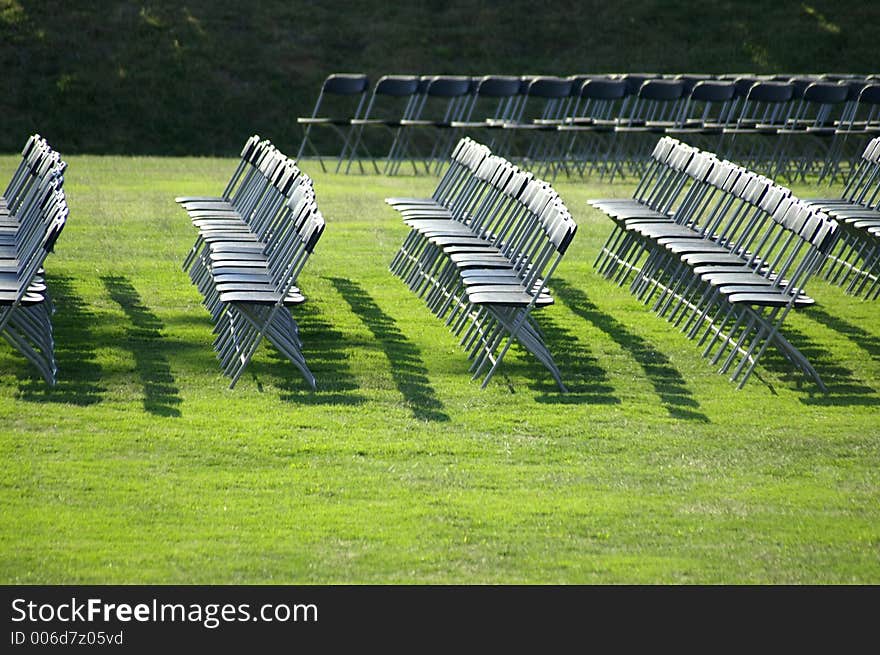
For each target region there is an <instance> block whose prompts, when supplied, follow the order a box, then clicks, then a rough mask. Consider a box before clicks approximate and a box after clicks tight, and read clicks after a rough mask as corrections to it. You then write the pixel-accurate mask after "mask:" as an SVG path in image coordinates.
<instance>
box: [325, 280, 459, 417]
mask: <svg viewBox="0 0 880 655" xmlns="http://www.w3.org/2000/svg"><path fill="white" fill-rule="evenodd" d="M329 280H330V282H331V283H332V284H333V286H334V287H335V288H336V290H337V291H338V292H339V294H340V295H341V296H342V297H343V298H344V299H345V301H346V302H347V303H348V304H349V306H350V307H351V310H352V311H353V312H354V313H355V314H357V315H358V317H359V318H360V319H361V321H363V323H364V325H366V326H367V329H369V330H370V332H371V333H372V334H373V337H374V338H375V339H376V341H377V342H378V343H379V345H380V346H381V348H382V350H383V351H384V352H385V356H386V357H387V358H388V361H389V362H390V364H391V376H392V378H393V379H394V384H395V385H396V386H397V389H398V391H399V392H400V393H401V395H403V397H404V399H405V400H406V403H407V405H408V406H409V408H410V411H411V412H412V414H413V416H414V417H415V418H417V419H420V420H423V421H448V420H449V416H448V415H447V414H446V413H445V412H444V411H443V404H442V403H441V402H440V400H439V399H438V398H437V397H436V395H435V392H434V389H433V388H432V387H431V384H430V382H429V381H428V371H427V369H426V368H425V366H424V364H423V362H422V358H421V352H420V351H419V349H418V348H417V347H416V346H415V345H414V344H413V343H412V342H410V341H409V340H408V339H407V338H406V336H405V335H404V334H403V333H402V332H401V331H400V329H399V328H398V327H397V322H396V321H395V320H394V319H393V318H391V317H390V316H389V315H388V314H386V313H385V312H383V311H382V310H381V308H380V307H379V306H378V305H377V304H376V302H375V301H374V300H373V299H372V298H371V297H370V295H369V294H368V293H367V292H366V291H364V289H363V287H361V286H360V285H359V284H358V283H356V282H352V281H351V280H348V279H345V278H338V277H333V278H329Z"/></svg>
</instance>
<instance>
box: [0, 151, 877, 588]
mask: <svg viewBox="0 0 880 655" xmlns="http://www.w3.org/2000/svg"><path fill="white" fill-rule="evenodd" d="M17 159H18V158H17V156H12V155H10V156H4V157H2V158H0V180H4V183H5V180H8V179H9V176H10V174H11V172H12V170H13V168H14V166H15V165H16V163H17ZM68 161H69V164H70V166H69V169H68V172H67V176H66V182H65V189H66V191H67V193H68V195H69V202H70V207H71V217H70V221H69V223H68V225H67V227H66V228H65V231H64V233H63V234H62V235H61V238H60V239H59V242H58V244H57V252H56V253H55V254H53V255H52V256H51V257H50V259H49V260H48V262H47V269H48V279H49V283H50V285H51V288H52V290H53V293H54V297H55V299H56V304H57V309H58V311H57V314H56V316H55V327H56V340H57V355H58V363H59V384H58V385H57V387H55V388H54V389H50V388H47V387H46V385H45V384H44V383H43V382H42V380H41V379H40V378H39V377H38V376H37V374H36V372H35V371H34V370H33V369H32V368H31V367H30V365H29V364H28V363H27V362H26V361H25V360H24V359H23V358H22V357H21V356H19V355H18V354H17V353H16V352H15V351H13V349H12V348H11V347H10V346H8V344H5V343H4V344H2V347H0V581H2V582H3V583H281V584H287V583H869V584H877V583H880V411H878V409H880V320H878V319H880V303H878V302H874V303H869V302H864V301H861V300H853V299H851V298H849V297H847V296H845V295H844V294H843V293H842V291H841V290H840V289H838V288H836V287H832V286H830V285H828V284H827V283H825V282H824V281H822V280H818V279H817V280H815V281H814V282H813V283H812V284H811V285H810V288H809V289H808V290H809V291H810V293H811V295H813V296H814V297H815V298H816V299H817V300H818V306H817V307H815V308H813V309H810V310H808V311H804V312H802V313H799V314H797V315H793V316H790V317H789V320H788V321H787V322H786V327H785V330H784V332H785V334H786V336H787V337H788V338H789V339H790V340H791V341H792V342H793V343H795V344H796V345H797V346H798V347H799V348H800V349H801V350H802V351H803V352H805V353H806V354H807V355H808V356H809V358H810V360H811V362H812V363H813V364H814V365H815V366H816V368H817V369H818V371H819V373H820V374H821V375H822V376H823V378H824V380H825V382H826V383H827V385H828V387H829V393H828V394H822V393H819V392H818V390H817V389H816V387H815V385H813V384H812V383H810V382H808V381H806V380H805V379H804V378H802V376H801V375H800V374H799V373H797V372H795V371H793V370H792V369H791V367H789V366H788V365H787V363H786V362H785V360H783V359H782V358H781V357H780V356H778V355H777V354H776V353H775V352H771V351H768V353H767V355H766V356H765V357H764V359H763V360H762V363H761V365H760V366H759V367H758V369H757V371H756V373H757V375H755V376H753V377H752V379H751V380H749V382H748V384H747V385H746V387H745V388H744V389H743V390H741V391H737V390H736V388H735V386H734V385H733V384H731V383H730V382H729V381H728V380H727V378H726V377H725V376H722V375H719V374H717V373H716V371H715V368H713V366H712V365H711V364H710V363H709V362H708V361H707V360H704V359H703V358H702V357H701V356H700V354H699V353H700V351H699V348H698V347H697V346H696V344H694V343H692V342H690V341H688V340H687V339H686V338H685V337H684V336H683V335H682V334H681V333H680V332H678V331H677V330H675V329H674V328H673V327H672V326H670V325H669V324H668V323H667V322H666V321H665V320H663V319H660V318H658V317H657V316H656V315H655V314H653V313H652V312H651V311H650V310H649V309H648V308H646V307H645V306H643V305H641V304H640V303H639V302H638V301H636V300H634V299H633V298H632V297H631V295H630V294H629V292H628V290H627V289H626V288H618V287H616V286H614V285H613V284H611V283H609V282H607V281H606V280H604V279H603V278H601V277H599V276H598V275H596V274H595V272H594V271H593V268H592V262H593V260H594V259H595V257H596V254H597V251H598V248H599V247H600V245H601V243H602V241H603V240H604V238H605V237H606V236H607V234H608V232H609V231H610V223H609V222H608V221H607V220H606V219H604V218H603V217H602V216H601V215H600V214H599V213H598V212H596V211H594V210H592V209H590V208H588V207H587V205H586V200H587V198H591V197H606V196H609V195H616V196H625V195H629V194H630V193H631V192H632V188H633V180H627V181H626V182H623V183H620V182H616V183H615V184H614V185H607V184H604V185H603V184H600V183H599V181H598V180H587V181H582V180H579V179H573V180H571V181H562V180H561V181H559V182H558V183H557V185H556V186H557V188H558V190H559V191H560V193H561V194H562V197H563V198H564V200H565V201H566V203H567V205H568V206H569V208H570V209H571V211H572V213H573V215H574V216H575V218H576V219H577V220H578V222H579V224H580V230H579V232H578V234H577V236H576V238H575V241H574V244H573V246H572V248H571V249H570V250H569V252H568V254H567V255H566V258H565V259H564V260H563V263H562V265H561V266H560V268H559V270H558V273H557V275H556V276H555V277H554V280H553V283H552V284H551V287H552V290H553V292H554V295H555V297H556V299H557V303H556V305H554V306H552V307H550V308H548V309H546V310H542V311H541V312H540V314H539V316H538V320H539V322H540V324H541V325H542V327H543V328H544V329H545V332H546V334H547V338H548V342H549V345H550V348H551V351H552V352H553V353H554V354H555V355H556V357H557V360H558V362H559V365H560V368H561V370H562V374H563V377H564V379H565V381H566V383H567V384H568V386H569V388H570V392H569V393H568V394H562V393H560V392H559V391H558V390H557V388H556V386H555V384H554V383H553V381H552V379H551V378H550V376H549V374H548V373H547V372H546V371H545V370H544V369H543V368H542V367H541V366H540V364H538V363H537V362H535V361H534V360H533V359H532V358H531V357H530V356H529V355H528V354H527V353H523V352H522V351H518V350H514V351H512V352H511V353H510V354H509V356H508V357H507V359H506V360H505V362H504V364H503V367H502V369H501V372H500V374H498V375H497V376H496V377H495V378H494V379H493V380H492V382H491V383H490V384H489V386H488V388H487V389H485V390H481V389H480V388H479V384H478V383H477V382H472V381H471V380H470V375H469V373H468V365H469V362H468V361H467V359H466V357H465V354H464V352H463V351H462V350H461V349H460V348H459V347H458V345H457V340H456V339H455V338H454V337H453V336H452V335H451V334H450V333H449V332H448V331H447V329H446V328H445V327H444V326H443V324H442V323H441V322H440V321H438V320H437V319H436V318H435V317H434V316H433V315H432V314H431V313H430V312H429V311H428V310H427V309H426V308H425V306H424V304H423V303H422V301H421V300H419V299H418V298H416V297H415V296H414V295H412V294H411V293H410V292H409V291H408V290H407V288H406V287H405V286H404V285H403V284H402V283H401V282H400V281H399V280H398V279H397V278H395V277H394V276H392V275H391V274H390V273H389V272H388V263H389V261H390V260H391V258H392V256H393V255H394V253H395V251H396V249H397V247H398V245H399V244H400V242H401V241H402V240H403V237H404V235H405V233H406V230H405V228H404V227H403V225H402V224H401V222H400V220H399V218H398V216H397V215H396V214H395V212H394V211H393V210H391V209H390V208H389V207H388V206H386V205H385V204H384V203H383V198H384V197H386V196H389V195H428V194H430V192H431V190H432V189H433V187H434V185H435V183H436V179H435V178H428V177H424V176H422V177H413V176H401V177H396V178H388V177H382V176H376V175H351V176H338V175H331V174H324V173H321V171H320V169H319V168H318V167H317V165H315V164H314V163H306V164H305V165H304V167H305V168H306V170H308V171H309V172H310V173H313V174H314V178H315V185H316V191H317V196H318V202H319V206H320V207H321V209H322V211H323V213H324V215H325V217H326V219H327V229H326V232H325V234H324V236H323V238H322V240H321V242H320V243H319V244H318V247H317V250H316V252H315V255H314V256H313V257H312V259H311V260H310V261H309V263H308V266H307V268H306V270H305V272H304V273H303V275H302V276H301V278H300V281H301V286H302V288H303V289H304V291H305V293H306V294H307V295H308V296H309V302H308V303H307V304H306V305H305V306H304V307H302V308H299V309H297V310H296V312H295V316H296V318H297V320H298V321H299V324H300V328H301V335H302V338H303V341H304V350H305V355H306V358H307V360H308V362H309V365H310V366H311V367H312V370H313V371H314V373H315V375H316V376H317V379H318V385H319V388H318V391H317V392H313V391H311V390H310V389H309V388H308V387H307V385H306V384H305V382H304V381H303V380H302V378H301V377H300V375H299V373H298V371H297V370H296V369H295V368H294V367H293V366H292V365H291V364H290V363H289V362H287V361H286V360H283V359H282V358H281V357H279V356H277V355H276V354H275V352H274V351H273V350H272V348H271V347H269V346H262V347H261V348H260V350H259V351H258V354H257V356H256V357H255V359H254V361H253V362H252V364H251V366H250V367H249V368H248V370H247V371H246V373H245V375H244V377H243V378H242V380H241V381H240V382H239V384H238V386H237V387H236V388H235V389H234V390H229V389H228V380H227V379H226V378H225V377H223V375H222V374H221V373H220V369H219V366H218V364H217V361H216V360H215V358H214V353H213V350H212V348H211V341H212V334H211V327H212V326H211V323H210V321H209V317H208V314H207V312H206V311H205V310H204V308H203V307H202V306H201V305H200V297H199V295H198V293H197V291H196V290H195V289H194V287H192V286H191V285H190V284H189V280H188V278H187V276H186V275H185V274H184V273H183V272H182V270H181V267H180V265H181V262H182V260H183V258H184V256H185V255H186V253H187V252H188V250H189V248H190V246H191V244H192V242H193V240H194V237H195V233H194V230H193V228H192V227H191V225H190V223H189V221H188V219H187V217H186V215H185V213H184V212H183V211H182V210H180V209H179V208H178V207H177V206H176V204H175V203H174V197H175V195H179V194H217V193H219V192H220V191H221V190H222V188H223V186H224V184H225V182H226V180H227V179H228V177H229V175H230V174H231V172H232V169H233V168H234V165H235V161H234V160H232V159H198V158H189V159H173V158H125V157H91V156H75V157H69V158H68ZM796 191H797V192H798V193H799V194H801V195H804V196H809V195H829V194H835V193H839V191H840V189H839V187H835V188H833V189H831V190H830V191H829V189H827V188H822V189H816V188H811V187H797V188H796Z"/></svg>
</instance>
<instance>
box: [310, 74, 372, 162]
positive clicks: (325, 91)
mask: <svg viewBox="0 0 880 655" xmlns="http://www.w3.org/2000/svg"><path fill="white" fill-rule="evenodd" d="M369 84H370V82H369V79H368V78H367V76H366V75H364V74H362V73H333V74H332V75H329V76H328V77H327V79H325V80H324V83H323V84H322V85H321V92H320V93H319V94H318V99H317V100H316V101H315V107H314V108H313V109H312V113H311V115H310V116H307V117H305V116H300V117H299V118H297V119H296V122H297V123H298V124H299V125H302V126H303V139H302V142H301V143H300V146H299V152H298V153H297V156H296V158H297V159H302V158H303V154H304V153H305V149H306V146H308V147H309V148H310V149H311V151H312V152H313V153H314V155H315V156H316V157H317V158H318V162H319V163H320V164H321V170H322V171H325V172H326V171H327V169H326V168H325V167H324V160H323V158H322V157H321V153H320V152H319V151H318V148H317V147H316V146H315V144H314V142H313V141H314V140H313V139H310V138H309V137H310V134H311V131H312V128H315V127H329V128H331V130H332V131H333V132H334V133H335V134H336V136H337V137H338V138H339V141H340V143H341V147H340V150H339V154H338V156H337V161H336V172H337V173H338V172H339V167H340V166H341V164H342V161H343V160H344V159H345V158H346V156H347V155H348V149H349V147H350V146H351V136H352V127H353V126H352V120H357V119H359V118H361V114H362V112H363V109H364V99H365V98H366V93H367V87H368V86H369ZM334 101H335V102H334ZM328 105H329V106H328ZM322 110H323V112H324V113H323V114H322V113H321V112H322ZM328 110H329V111H328Z"/></svg>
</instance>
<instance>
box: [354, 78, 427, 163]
mask: <svg viewBox="0 0 880 655" xmlns="http://www.w3.org/2000/svg"><path fill="white" fill-rule="evenodd" d="M418 90H419V78H418V77H417V76H415V75H385V76H383V77H381V78H380V79H379V81H378V82H376V85H375V86H374V87H373V93H372V95H371V96H370V100H369V102H368V104H367V108H366V110H365V111H364V114H363V116H362V117H361V118H354V119H352V121H351V124H352V126H353V127H354V134H353V135H352V141H351V143H352V145H351V147H350V148H349V150H348V163H347V164H346V167H345V172H346V173H348V172H349V171H350V170H351V164H352V162H353V161H354V160H355V159H356V158H357V159H358V165H359V166H361V167H362V164H361V160H360V157H361V156H364V157H366V158H367V159H370V160H371V161H372V164H373V168H374V169H375V171H376V172H377V173H378V172H379V164H378V163H377V159H376V157H375V156H373V155H372V154H370V153H371V151H372V152H376V151H378V149H380V148H384V149H386V150H387V154H386V155H385V172H386V173H388V172H389V170H390V169H391V168H392V166H394V165H395V162H396V160H397V158H398V150H399V147H400V139H401V132H402V129H401V121H404V120H413V119H415V118H417V117H418V110H419V107H420V102H419V100H420V98H419V95H418V94H417V92H418ZM377 129H378V131H379V132H381V133H382V134H384V135H386V136H387V135H390V137H391V141H390V145H387V140H385V141H383V140H376V141H373V140H372V139H371V138H370V137H371V134H372V133H373V132H374V131H376V130H377ZM413 171H414V172H418V170H417V169H416V167H415V164H413Z"/></svg>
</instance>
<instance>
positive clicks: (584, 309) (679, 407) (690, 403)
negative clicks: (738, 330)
mask: <svg viewBox="0 0 880 655" xmlns="http://www.w3.org/2000/svg"><path fill="white" fill-rule="evenodd" d="M552 288H553V293H554V295H556V297H558V298H559V299H560V300H561V301H562V302H564V303H565V305H566V307H568V308H569V309H570V310H571V311H572V312H574V313H575V314H576V315H577V316H580V317H581V318H582V319H584V320H586V321H588V322H590V323H592V324H593V325H594V326H595V327H597V328H598V329H600V330H602V332H604V333H605V334H607V335H608V336H609V337H611V339H612V340H613V341H614V342H615V343H616V344H617V345H619V346H620V347H621V348H623V349H624V350H626V351H627V352H629V354H630V355H631V356H632V357H633V359H635V360H636V362H638V364H639V366H641V367H642V370H643V371H644V372H645V375H647V376H648V379H649V380H650V381H651V385H652V386H653V387H654V392H655V393H656V394H657V395H658V396H659V397H660V400H661V402H662V403H663V406H664V407H665V408H666V411H667V412H668V413H669V415H670V416H671V417H673V418H679V419H686V420H691V421H701V422H704V423H708V422H709V417H707V416H706V415H705V414H703V412H701V411H700V403H699V402H698V401H697V399H696V398H694V397H693V394H692V392H691V390H690V389H688V387H687V383H686V382H685V379H684V377H683V376H682V374H681V373H680V372H679V371H678V369H676V368H675V366H674V365H673V364H672V362H670V361H669V358H668V357H666V355H664V354H663V353H662V352H660V351H659V350H657V349H656V348H655V347H654V346H653V345H651V343H650V342H648V341H646V340H645V339H644V338H643V337H641V336H639V335H637V334H634V333H633V332H630V331H629V330H628V329H627V328H626V326H625V325H624V324H623V323H621V322H620V321H618V320H617V319H616V318H614V317H613V316H610V315H609V314H606V313H605V312H603V311H602V310H600V309H599V308H598V307H597V306H596V304H595V303H593V302H592V301H591V300H590V299H589V297H587V294H586V293H584V292H583V291H582V290H581V289H579V288H577V287H575V286H574V285H572V284H569V283H568V282H566V281H565V280H564V279H561V278H555V279H554V281H553V284H552Z"/></svg>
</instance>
